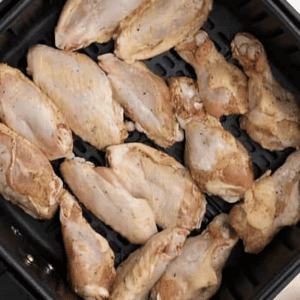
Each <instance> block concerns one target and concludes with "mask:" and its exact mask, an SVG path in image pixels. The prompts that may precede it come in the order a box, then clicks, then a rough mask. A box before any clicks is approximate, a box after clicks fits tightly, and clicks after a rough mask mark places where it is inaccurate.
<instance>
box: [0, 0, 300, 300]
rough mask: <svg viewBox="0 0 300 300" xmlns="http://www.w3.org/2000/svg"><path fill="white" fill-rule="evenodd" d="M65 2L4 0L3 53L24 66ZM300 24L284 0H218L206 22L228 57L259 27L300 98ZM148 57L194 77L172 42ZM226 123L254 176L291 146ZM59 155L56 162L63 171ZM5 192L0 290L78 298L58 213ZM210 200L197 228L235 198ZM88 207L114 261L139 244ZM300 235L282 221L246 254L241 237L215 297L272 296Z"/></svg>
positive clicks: (99, 49) (54, 299) (4, 295)
mask: <svg viewBox="0 0 300 300" xmlns="http://www.w3.org/2000/svg"><path fill="white" fill-rule="evenodd" d="M64 3H65V1H61V0H19V1H14V0H3V1H2V2H1V3H0V61H1V62H6V63H8V64H9V65H11V66H13V67H17V68H19V69H20V70H21V71H23V72H24V73H26V66H27V63H26V54H27V51H28V49H29V48H30V47H32V46H34V45H36V44H46V45H49V46H52V47H54V27H55V25H56V23H57V20H58V17H59V14H60V12H61V9H62V7H63V4H64ZM299 24H300V21H299V20H297V15H296V14H294V13H293V12H291V10H289V9H287V8H286V6H284V5H283V0H278V1H271V0H240V1H237V0H231V1H229V0H227V1H222V0H215V3H214V9H213V11H212V13H211V15H210V17H209V20H208V21H207V23H206V25H205V27H204V29H205V30H206V31H207V32H208V34H209V36H210V37H211V38H212V40H213V41H214V42H215V44H216V46H217V48H218V49H219V50H220V51H221V52H222V53H223V54H224V56H225V57H226V59H227V60H231V52H230V41H231V40H232V38H233V37H234V35H235V34H236V33H237V32H240V31H248V32H250V33H252V34H254V35H255V36H256V37H257V38H259V39H260V41H261V42H262V43H263V45H264V46H265V48H266V50H267V54H268V58H269V61H270V63H271V66H272V71H273V74H274V75H275V77H276V78H277V79H278V80H279V82H280V83H281V84H282V85H283V86H284V87H286V88H287V89H289V90H290V91H291V92H293V93H294V94H295V95H296V98H297V101H298V102H299V100H300V87H299V84H298V82H297V81H298V78H297V73H298V72H299V71H300V52H299V44H300V34H299V28H300V26H298V25H299ZM81 52H82V53H85V54H87V55H89V56H90V57H91V58H92V59H94V60H96V58H97V56H98V55H100V54H104V53H107V52H113V42H109V43H107V44H102V45H100V44H92V45H91V46H90V47H88V48H86V49H83V50H81ZM147 65H148V66H149V67H150V68H151V69H152V70H153V71H154V72H155V73H156V74H159V75H161V76H163V77H168V76H189V77H192V78H195V73H194V70H193V68H192V67H191V66H190V65H188V64H187V63H185V62H184V61H183V60H181V59H180V57H179V56H178V55H177V53H176V52H175V51H174V50H173V49H172V50H170V51H169V52H167V53H165V54H163V55H160V56H158V57H155V58H152V59H150V60H148V61H147ZM222 124H223V126H224V127H225V129H227V130H229V131H231V132H232V133H233V134H234V136H236V137H237V138H238V139H239V140H240V141H241V142H242V143H243V144H244V145H245V147H246V148H247V150H248V151H249V153H250V155H251V158H252V161H253V164H254V167H255V175H256V178H257V177H259V176H260V175H262V174H263V173H264V172H265V171H266V170H268V169H271V170H275V169H276V168H278V167H279V166H281V165H282V164H283V163H284V161H285V159H286V157H287V156H288V155H289V154H290V153H292V152H293V151H294V149H286V150H285V151H280V152H279V151H275V152H270V151H267V150H264V149H262V148H261V147H260V146H259V145H257V144H256V143H254V142H252V141H251V140H250V138H249V137H248V135H247V134H246V133H245V132H243V131H241V130H240V128H239V124H238V120H237V117H236V116H230V117H223V119H222ZM74 139H75V143H74V148H75V149H74V153H75V154H76V156H81V157H84V158H85V159H86V160H90V161H92V162H93V163H95V164H96V165H105V159H104V153H103V152H101V151H98V150H96V149H95V148H93V147H91V146H90V145H89V144H88V143H85V142H83V141H81V139H80V138H78V137H76V136H74ZM126 142H142V143H145V144H148V145H150V146H152V147H155V148H157V149H160V150H162V151H165V152H167V153H168V154H170V155H171V156H173V157H174V158H176V159H177V160H178V161H180V162H181V163H183V152H184V143H177V144H175V145H174V146H173V147H171V148H169V149H167V150H163V149H162V148H160V147H158V146H157V145H155V144H154V143H153V142H152V141H150V140H149V139H148V138H147V137H146V136H145V135H144V134H141V133H138V132H136V131H135V132H133V133H130V136H129V138H128V139H127V141H126ZM61 162H62V160H59V161H55V162H53V167H54V170H55V171H56V173H57V174H58V175H60V173H59V165H60V163H61ZM65 187H66V188H68V187H67V186H65ZM0 200H1V201H0V215H1V218H0V232H1V234H0V298H1V299H10V298H14V297H19V298H20V299H28V300H29V299H30V300H31V299H49V300H50V299H51V300H58V299H79V298H78V297H77V296H76V295H75V294H73V293H72V292H71V291H70V290H69V288H68V285H67V276H66V274H67V272H66V257H65V253H64V248H63V242H62V236H61V232H60V223H59V219H58V214H56V216H55V218H54V219H53V220H50V221H39V220H35V219H33V218H32V217H30V216H29V215H27V214H25V213H24V212H23V211H22V210H21V209H20V208H18V207H16V206H14V205H12V204H11V203H9V202H7V201H5V200H4V199H0ZM207 200H208V207H207V213H206V215H205V217H204V220H203V225H202V227H201V229H200V230H198V231H195V232H192V235H196V234H199V233H201V232H202V231H203V229H204V228H206V226H207V225H208V224H209V223H210V222H211V221H212V219H213V218H214V217H215V216H216V215H218V214H220V213H222V212H225V213H228V212H229V211H230V209H231V207H232V204H228V203H225V202H224V201H222V200H221V199H219V198H217V197H207ZM83 209H84V215H85V217H86V218H87V220H88V222H90V224H91V225H92V227H93V228H94V229H95V230H96V231H97V232H99V233H100V234H102V235H103V236H104V237H106V238H107V239H108V241H109V243H110V246H111V247H112V249H113V250H114V252H115V255H116V265H118V264H119V263H120V262H122V261H123V260H124V259H125V258H126V257H127V256H128V255H129V253H131V252H132V251H134V250H135V249H137V248H138V246H137V245H131V244H130V243H129V242H128V241H127V240H126V239H124V238H122V237H121V236H120V235H119V234H117V233H116V232H114V231H113V230H112V229H111V228H109V227H108V226H106V225H104V224H103V223H102V222H101V221H99V220H98V219H97V218H96V217H94V216H93V215H92V214H91V213H90V212H89V211H88V210H86V209H85V208H83ZM298 241H300V224H298V225H297V226H295V227H292V228H285V229H283V230H282V231H281V232H280V233H279V234H278V235H277V236H276V238H275V239H274V240H273V241H272V242H271V243H270V244H269V245H268V246H267V247H266V248H265V249H264V250H263V251H262V252H261V253H260V254H258V255H251V254H246V253H245V252H244V251H243V245H242V242H241V241H239V243H238V245H237V246H236V247H235V248H234V250H233V252H232V254H231V255H230V257H229V258H228V261H227V263H226V265H225V268H224V271H223V282H222V286H221V288H220V290H219V292H218V293H217V294H216V295H215V296H214V297H213V298H212V299H213V300H220V299H228V300H231V299H232V300H233V299H234V300H239V299H241V300H248V299H273V298H274V297H275V296H276V295H277V294H278V293H279V292H280V291H281V289H282V288H283V287H284V286H285V285H286V284H287V283H288V282H289V281H290V280H292V279H293V278H294V276H295V275H296V274H298V273H299V272H300V243H299V242H298ZM204 272H205V270H204Z"/></svg>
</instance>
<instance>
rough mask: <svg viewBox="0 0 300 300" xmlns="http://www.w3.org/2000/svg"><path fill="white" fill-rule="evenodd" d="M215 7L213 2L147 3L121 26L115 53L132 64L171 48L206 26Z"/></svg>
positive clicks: (175, 1) (156, 0) (188, 0)
mask: <svg viewBox="0 0 300 300" xmlns="http://www.w3.org/2000/svg"><path fill="white" fill-rule="evenodd" d="M212 4H213V1H212V0H194V1H190V0H173V1H171V2H170V1H165V0H151V1H147V2H145V3H144V4H143V5H141V6H140V7H139V8H138V9H137V10H136V11H135V12H134V13H132V14H131V15H130V16H129V17H128V18H126V19H125V20H123V21H122V22H121V23H120V27H119V29H118V32H117V34H118V38H117V40H116V43H115V54H116V55H117V56H118V57H120V58H121V59H122V60H124V61H126V62H129V63H132V62H134V61H135V60H144V59H148V58H151V57H154V56H156V55H159V54H161V53H163V52H165V51H167V50H169V49H171V48H172V47H174V46H175V45H176V44H178V43H180V42H182V41H183V40H185V39H186V38H187V37H189V36H190V35H194V34H195V33H196V32H197V30H199V28H200V27H202V26H203V24H204V22H205V21H206V20H207V17H208V14H209V12H210V11H211V9H212Z"/></svg>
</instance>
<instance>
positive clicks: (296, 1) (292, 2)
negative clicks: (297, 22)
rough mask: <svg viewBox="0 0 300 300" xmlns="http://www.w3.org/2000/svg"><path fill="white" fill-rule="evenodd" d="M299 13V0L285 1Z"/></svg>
mask: <svg viewBox="0 0 300 300" xmlns="http://www.w3.org/2000/svg"><path fill="white" fill-rule="evenodd" d="M287 2H289V3H290V4H291V5H292V6H294V8H295V9H296V10H297V11H298V13H300V0H287Z"/></svg>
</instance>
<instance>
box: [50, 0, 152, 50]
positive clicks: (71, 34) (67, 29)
mask: <svg viewBox="0 0 300 300" xmlns="http://www.w3.org/2000/svg"><path fill="white" fill-rule="evenodd" d="M149 1H150V0H114V1H111V0H89V1H87V0H68V1H67V2H66V4H65V5H64V8H63V10H62V12H61V15H60V17H59V21H58V24H57V26H56V28H55V45H56V47H57V48H60V49H63V50H76V49H81V48H85V47H87V46H89V45H90V44H91V43H94V42H98V43H106V42H108V41H109V40H110V39H111V38H112V37H113V34H114V32H115V30H116V28H117V26H118V25H119V23H120V21H121V20H123V19H124V18H125V17H126V16H127V15H129V14H130V13H132V12H133V11H134V10H135V9H137V8H138V7H139V6H140V5H142V4H143V3H146V2H149Z"/></svg>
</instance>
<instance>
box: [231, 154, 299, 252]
mask: <svg viewBox="0 0 300 300" xmlns="http://www.w3.org/2000/svg"><path fill="white" fill-rule="evenodd" d="M270 173H271V171H268V172H267V173H266V174H265V175H264V176H263V177H262V178H260V179H258V180H256V181H255V183H254V184H253V186H252V187H251V189H249V190H248V191H247V192H246V194H245V200H244V202H243V203H241V204H238V205H236V206H234V207H233V209H232V210H231V212H230V224H231V225H232V227H233V228H234V230H235V231H236V233H237V235H238V236H239V237H240V238H241V239H242V240H243V242H244V246H245V252H249V253H259V252H260V251H262V250H263V249H264V247H265V246H266V245H267V244H268V243H269V242H270V241H271V240H272V239H273V237H274V236H275V235H276V234H277V233H278V232H279V231H280V230H281V229H282V228H283V227H285V226H292V225H296V224H297V223H298V222H299V220H300V152H299V151H297V152H294V153H293V154H291V155H290V156H289V157H288V158H287V160H286V162H285V163H284V164H283V165H282V166H281V167H280V168H279V169H278V170H276V171H275V172H274V173H273V174H272V175H270Z"/></svg>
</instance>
